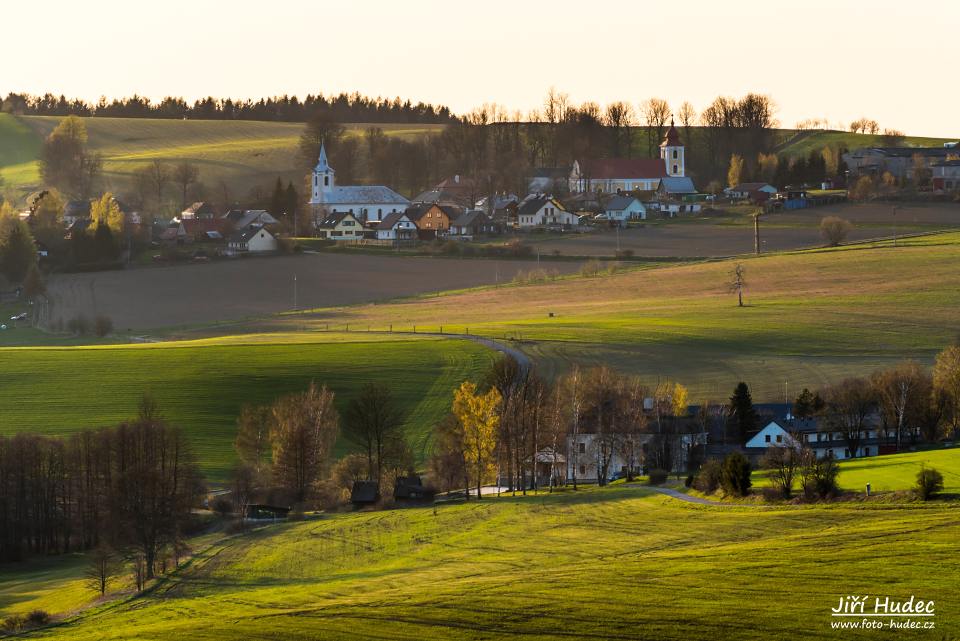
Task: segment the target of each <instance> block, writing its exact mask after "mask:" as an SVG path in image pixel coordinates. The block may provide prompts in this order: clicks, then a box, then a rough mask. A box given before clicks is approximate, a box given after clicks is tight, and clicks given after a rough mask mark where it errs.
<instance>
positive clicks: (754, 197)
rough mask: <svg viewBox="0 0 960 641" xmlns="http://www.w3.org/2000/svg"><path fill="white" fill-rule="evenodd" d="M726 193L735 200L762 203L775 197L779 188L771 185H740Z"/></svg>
mask: <svg viewBox="0 0 960 641" xmlns="http://www.w3.org/2000/svg"><path fill="white" fill-rule="evenodd" d="M724 191H725V192H726V194H727V196H729V197H730V198H733V199H737V200H750V201H752V202H755V203H762V202H766V201H767V200H769V199H770V198H771V197H773V196H774V195H775V194H776V193H777V188H776V187H774V186H773V185H771V184H769V183H740V184H739V185H736V186H734V187H728V188H727V189H724Z"/></svg>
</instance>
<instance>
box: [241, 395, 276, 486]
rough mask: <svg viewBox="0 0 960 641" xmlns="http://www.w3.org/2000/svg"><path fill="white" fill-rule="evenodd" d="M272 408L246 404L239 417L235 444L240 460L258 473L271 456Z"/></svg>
mask: <svg viewBox="0 0 960 641" xmlns="http://www.w3.org/2000/svg"><path fill="white" fill-rule="evenodd" d="M270 417H271V410H270V408H269V407H267V406H264V405H244V406H243V407H241V408H240V416H238V417H237V439H236V441H235V442H234V446H235V447H236V449H237V454H238V455H239V456H240V460H241V461H243V462H244V463H246V464H247V465H249V466H250V467H252V468H253V469H254V471H255V472H256V473H257V475H260V474H261V473H262V472H263V471H264V467H265V466H266V464H267V462H268V461H269V457H270Z"/></svg>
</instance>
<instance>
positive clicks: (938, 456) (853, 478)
mask: <svg viewBox="0 0 960 641" xmlns="http://www.w3.org/2000/svg"><path fill="white" fill-rule="evenodd" d="M922 467H927V468H933V469H935V470H937V471H938V472H940V473H941V474H943V491H944V493H946V494H957V495H960V450H958V449H955V448H952V449H944V450H929V451H924V452H906V453H903V454H890V455H888V456H871V457H867V458H860V459H853V460H850V461H841V462H840V476H839V477H837V480H838V482H839V483H840V489H843V490H849V491H853V492H863V491H864V490H865V488H866V486H867V483H869V484H870V490H871V491H872V492H893V491H901V490H912V489H913V488H914V486H915V485H916V482H917V473H918V472H919V471H920V469H921V468H922ZM753 476H754V486H755V487H769V486H770V485H771V483H770V479H769V477H768V476H767V474H766V472H763V471H760V472H755V473H754V475H753Z"/></svg>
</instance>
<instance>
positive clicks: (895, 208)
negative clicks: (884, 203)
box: [893, 205, 897, 247]
mask: <svg viewBox="0 0 960 641" xmlns="http://www.w3.org/2000/svg"><path fill="white" fill-rule="evenodd" d="M893 246H894V247H896V246H897V206H896V205H894V206H893Z"/></svg>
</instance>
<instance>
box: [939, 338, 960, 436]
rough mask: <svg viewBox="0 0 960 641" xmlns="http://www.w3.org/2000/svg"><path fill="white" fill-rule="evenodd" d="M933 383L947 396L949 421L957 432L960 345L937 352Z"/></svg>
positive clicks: (958, 422)
mask: <svg viewBox="0 0 960 641" xmlns="http://www.w3.org/2000/svg"><path fill="white" fill-rule="evenodd" d="M933 385H934V387H935V388H936V389H937V390H938V391H939V392H940V393H942V394H943V395H944V396H945V397H946V401H947V416H948V421H949V423H950V428H951V431H952V432H953V433H954V434H956V432H957V430H958V429H960V345H958V344H954V345H950V346H949V347H947V348H946V349H944V350H943V351H942V352H940V353H939V354H937V359H936V361H935V362H934V365H933Z"/></svg>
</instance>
